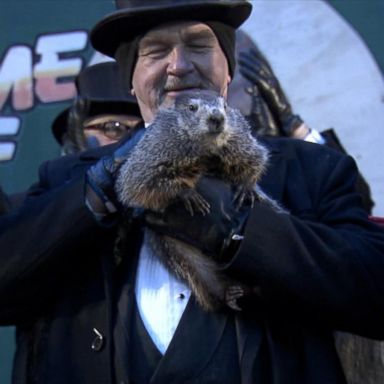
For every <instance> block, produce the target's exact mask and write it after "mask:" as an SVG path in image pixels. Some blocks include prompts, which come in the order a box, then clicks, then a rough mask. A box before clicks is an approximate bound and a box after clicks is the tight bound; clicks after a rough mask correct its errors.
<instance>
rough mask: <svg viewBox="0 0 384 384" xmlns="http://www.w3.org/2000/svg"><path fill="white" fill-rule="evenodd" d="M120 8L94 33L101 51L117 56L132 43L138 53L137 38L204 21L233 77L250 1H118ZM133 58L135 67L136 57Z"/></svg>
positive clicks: (98, 49)
mask: <svg viewBox="0 0 384 384" xmlns="http://www.w3.org/2000/svg"><path fill="white" fill-rule="evenodd" d="M116 8H117V11H115V12H114V13H112V14H109V15H107V16H105V17H104V18H103V19H102V20H100V21H99V22H98V23H97V24H96V25H95V26H94V28H93V29H92V31H91V34H90V39H91V43H92V45H93V47H94V48H95V49H96V50H97V51H99V52H101V53H103V54H105V55H107V56H110V57H115V56H116V53H117V51H118V48H119V46H120V45H121V44H122V43H132V44H133V45H134V46H133V47H132V49H134V50H136V49H137V37H138V36H142V35H143V34H145V33H146V32H147V31H148V30H150V29H151V28H154V27H156V26H158V25H160V24H164V23H167V22H171V21H182V20H196V21H202V22H205V23H206V24H208V25H209V26H210V27H211V28H212V30H213V32H214V33H215V35H216V36H217V38H218V40H219V43H220V45H221V48H222V49H223V51H224V54H225V55H226V57H227V60H228V65H229V70H230V72H231V74H232V75H233V73H234V67H235V52H234V50H235V29H236V28H238V27H239V26H240V25H241V24H242V23H243V22H244V21H245V20H246V19H247V18H248V17H249V15H250V13H251V10H252V5H251V3H250V2H249V1H247V0H116ZM130 56H131V58H130V64H131V66H132V67H133V65H134V64H135V62H136V57H135V55H134V54H131V55H130ZM131 72H132V69H131Z"/></svg>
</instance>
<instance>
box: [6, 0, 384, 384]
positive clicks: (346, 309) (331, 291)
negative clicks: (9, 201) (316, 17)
mask: <svg viewBox="0 0 384 384" xmlns="http://www.w3.org/2000/svg"><path fill="white" fill-rule="evenodd" d="M123 7H124V8H122V9H121V10H120V11H118V12H116V13H114V14H112V15H111V16H107V17H106V18H104V19H103V20H102V21H101V22H100V23H99V24H98V25H97V26H96V27H95V29H94V30H93V33H92V43H93V45H94V46H95V48H96V49H99V50H101V51H102V52H104V53H108V54H111V55H113V54H115V53H116V51H119V52H118V54H117V56H118V58H119V61H120V63H121V65H122V68H123V70H124V72H125V81H126V84H127V85H128V86H129V87H130V85H131V84H132V90H133V92H134V93H135V95H136V97H137V98H138V102H139V105H140V109H141V112H142V116H143V118H144V121H145V123H146V124H150V123H151V121H152V120H153V118H154V116H155V115H156V112H157V110H158V108H159V106H160V105H162V104H163V103H167V102H168V101H172V100H173V99H174V98H175V97H177V95H179V94H185V93H186V94H188V92H190V90H191V89H192V90H194V91H196V90H201V91H202V92H203V91H205V90H214V91H217V92H219V93H220V94H222V95H223V96H225V95H226V93H227V86H228V83H229V82H230V79H231V76H232V75H233V69H234V68H233V63H234V55H233V52H234V45H233V41H234V30H235V28H237V27H238V26H239V25H240V24H241V23H242V22H243V21H244V20H245V19H246V18H247V17H248V15H249V13H250V11H251V5H250V3H248V2H247V1H244V0H236V1H225V0H204V1H198V0H189V1H177V2H174V1H171V0H169V1H159V2H158V3H156V5H154V2H153V1H145V0H140V1H134V0H132V1H125V2H124V4H123ZM180 20H181V21H180ZM129 56H130V58H131V60H132V61H129V62H133V63H134V65H132V66H131V67H129V66H125V65H124V64H126V61H125V60H126V59H127V57H129ZM130 88H131V87H130ZM130 88H129V89H130ZM141 132H142V131H140V133H139V134H137V135H135V136H134V137H133V138H132V139H131V140H129V141H125V142H122V143H120V144H119V145H117V146H116V145H114V146H112V147H103V148H99V149H97V150H93V151H88V152H84V153H83V154H80V155H79V156H78V157H73V156H71V157H68V158H65V157H64V158H61V159H59V160H57V161H53V162H49V163H46V164H45V165H44V166H43V167H42V168H41V172H40V176H41V179H40V181H39V183H38V184H37V185H36V186H35V187H34V188H32V189H31V191H30V194H29V197H28V199H27V201H26V202H25V205H24V207H22V208H21V209H20V210H19V211H18V212H17V213H16V214H15V215H12V216H5V217H2V218H1V219H0V246H1V249H6V252H2V253H1V256H0V258H1V260H0V262H1V264H0V265H1V266H2V268H1V270H0V308H1V312H0V321H1V322H2V323H3V324H17V325H18V329H19V337H18V353H17V356H16V359H15V369H14V372H15V374H14V380H15V382H18V383H25V382H28V381H29V382H38V383H44V382H45V383H50V384H52V383H53V384H57V383H95V382H97V383H128V382H131V383H149V382H151V383H175V384H176V383H228V384H233V383H263V384H264V383H266V384H268V383H295V384H298V383H311V384H316V383H344V382H345V381H344V376H343V373H342V371H341V368H340V365H339V362H338V359H337V356H336V352H335V348H334V345H333V338H332V330H333V329H343V330H348V331H352V332H357V333H360V334H363V335H365V336H370V337H376V338H383V336H384V331H383V327H382V324H383V320H384V308H383V306H384V304H383V300H382V292H383V284H384V283H383V282H384V276H383V275H384V235H383V233H382V231H381V230H380V229H379V228H378V227H376V226H375V225H374V224H372V223H370V222H369V221H368V218H367V215H366V213H365V212H364V210H363V208H362V207H361V201H360V199H359V196H358V195H357V194H356V192H355V191H354V187H353V184H354V177H355V176H356V169H355V167H354V164H353V161H352V160H351V159H350V158H348V157H345V156H343V155H340V154H338V153H336V152H334V151H331V150H327V149H325V148H323V147H321V146H317V145H313V144H308V143H302V142H300V141H294V140H286V139H274V141H269V140H265V143H266V145H267V146H268V147H269V148H270V153H271V155H270V164H269V167H268V170H267V173H266V174H265V176H264V178H263V180H262V182H261V187H262V188H263V189H264V190H265V191H266V193H267V194H269V195H270V196H272V197H273V198H275V199H277V200H278V201H280V202H281V203H282V204H283V205H284V206H285V207H286V208H287V209H288V210H289V211H290V213H278V212H276V211H275V210H273V209H271V208H270V207H269V206H266V205H264V204H262V203H256V204H255V205H254V207H253V208H250V207H247V206H244V207H242V208H243V209H242V213H244V211H246V213H247V214H246V215H245V217H244V215H242V217H239V215H240V213H239V212H236V210H233V209H232V208H233V200H232V197H233V195H232V191H231V188H230V186H228V185H226V184H224V183H222V182H220V181H219V180H215V179H210V178H203V179H202V180H201V183H200V185H199V191H200V192H201V193H202V194H203V196H204V197H205V198H206V199H207V200H208V201H209V202H210V203H211V213H209V214H207V215H205V216H201V215H195V216H193V217H191V216H190V214H189V213H188V212H186V211H185V210H184V209H183V207H181V206H180V205H177V204H176V205H174V206H172V207H170V208H169V209H167V210H166V211H165V212H164V214H162V215H161V216H160V217H157V219H158V220H153V216H154V215H153V214H152V213H151V212H145V213H144V214H143V215H141V216H140V217H139V218H137V219H136V218H135V217H132V215H130V213H129V212H121V209H120V208H119V204H118V203H117V202H116V197H115V195H114V192H113V185H114V178H115V175H116V170H117V169H118V166H119V164H121V161H122V160H123V158H124V156H125V155H126V154H127V153H128V152H129V151H130V150H131V148H132V147H133V146H134V145H135V143H136V142H137V141H138V140H140V138H141V137H142V136H141V135H142V134H141ZM148 155H149V156H150V154H148ZM102 156H104V157H103V158H101V157H102ZM100 158H101V159H100ZM84 189H86V198H85V200H86V204H85V203H84ZM228 212H231V214H230V215H226V213H228ZM121 219H123V220H126V221H128V222H129V224H130V225H129V226H128V228H129V231H128V233H125V237H126V239H125V241H124V242H123V243H114V241H115V239H116V231H117V228H119V226H116V222H117V221H119V220H121ZM96 222H98V223H99V224H97V223H96ZM239 222H240V223H242V224H243V225H242V226H238V225H236V224H238V223H239ZM146 225H150V226H151V227H152V228H153V229H154V230H157V231H160V232H161V233H168V234H169V235H172V236H175V237H177V238H183V239H184V241H186V242H191V243H193V244H195V246H197V247H199V246H201V247H204V248H205V249H206V250H207V255H209V256H208V257H212V258H214V259H215V260H217V262H218V263H220V265H221V268H222V272H223V274H226V275H228V276H231V277H233V278H235V279H237V280H238V281H240V282H242V283H245V284H251V285H257V286H258V288H259V289H258V292H259V294H258V295H255V296H252V297H250V298H249V300H245V302H242V303H240V305H241V307H242V311H238V312H237V311H232V310H230V309H229V308H226V307H223V308H222V309H221V310H219V311H216V312H205V311H202V310H201V308H200V307H199V306H198V305H197V303H196V302H195V300H194V298H193V296H192V295H191V292H190V289H189V287H188V286H187V285H186V284H185V282H183V281H180V280H178V279H177V278H176V277H175V276H173V274H172V273H171V272H170V271H169V270H167V269H166V268H165V267H164V266H163V265H162V264H161V263H160V262H159V261H158V259H157V258H156V255H151V254H150V253H149V252H148V250H146V249H145V248H144V247H142V231H143V227H144V226H146ZM234 230H235V231H236V232H235V233H236V235H237V236H234V237H232V236H230V233H233V231H234ZM20 239H22V240H23V241H20ZM241 239H242V240H241ZM227 240H229V241H227ZM224 244H227V245H228V246H226V247H224ZM114 247H115V248H118V249H119V252H118V255H120V256H121V257H116V253H114V252H113V248H114ZM223 248H225V249H223ZM218 249H220V250H222V251H224V252H223V253H222V252H220V251H217V250H218ZM223 254H225V256H226V258H225V259H223Z"/></svg>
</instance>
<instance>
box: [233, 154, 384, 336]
mask: <svg viewBox="0 0 384 384" xmlns="http://www.w3.org/2000/svg"><path fill="white" fill-rule="evenodd" d="M336 155H337V154H336ZM329 158H332V161H329ZM308 163H309V164H311V167H307V172H308V175H309V174H310V175H311V176H310V177H309V176H308V179H311V180H312V182H311V183H310V185H309V186H308V189H309V190H310V191H311V197H312V199H313V211H312V213H311V214H308V212H306V214H305V215H303V216H300V215H294V214H290V213H278V212H276V211H274V210H273V209H271V208H270V207H268V206H264V205H262V204H258V205H256V206H255V207H254V209H253V211H252V213H251V215H250V217H249V220H248V222H247V226H246V229H245V238H244V240H243V242H242V245H241V247H240V249H239V251H238V252H237V254H236V255H235V257H234V259H233V260H232V262H231V263H230V265H229V266H228V273H230V274H231V275H233V276H234V277H236V278H237V279H239V280H241V281H242V282H245V283H246V284H249V285H256V286H258V287H259V288H260V292H261V297H262V301H263V302H264V303H265V304H266V305H267V306H268V307H270V308H271V309H272V310H277V311H280V312H281V315H282V316H286V317H290V316H291V315H294V316H296V317H297V318H300V319H303V318H307V316H310V318H311V319H313V320H314V321H320V322H321V323H322V325H323V326H329V327H331V328H333V329H341V330H345V331H349V332H354V333H359V334H362V335H365V336H368V337H374V338H384V327H383V324H384V300H383V297H384V296H383V295H384V231H382V229H381V228H379V227H378V226H376V225H374V224H372V223H371V222H369V220H368V217H367V214H366V213H365V211H364V210H363V209H362V206H361V200H360V197H359V196H358V194H357V193H356V192H355V187H354V182H355V179H356V173H357V170H356V167H355V164H354V162H353V160H352V159H351V158H349V157H347V156H334V155H332V156H331V155H330V154H329V153H328V154H326V156H323V158H321V157H319V158H317V159H313V161H311V160H310V159H308ZM290 182H292V183H294V182H295V180H291V181H290ZM292 198H293V197H292ZM295 198H296V199H300V196H296V197H295Z"/></svg>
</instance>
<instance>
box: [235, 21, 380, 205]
mask: <svg viewBox="0 0 384 384" xmlns="http://www.w3.org/2000/svg"><path fill="white" fill-rule="evenodd" d="M236 43H237V45H236V57H237V64H238V66H237V68H236V72H235V76H234V79H233V81H232V82H231V84H230V86H229V92H228V102H229V104H230V105H231V106H233V107H236V108H238V109H240V110H241V112H242V113H243V115H244V116H246V117H247V118H248V120H249V122H250V123H251V125H252V127H253V129H254V132H255V134H257V135H261V136H263V135H267V136H275V137H290V138H294V139H301V140H305V141H308V142H312V143H317V144H324V145H327V146H329V147H331V148H333V149H335V150H337V151H340V152H342V153H344V154H347V152H346V150H345V149H344V147H343V146H342V144H341V143H340V140H339V138H338V137H337V135H336V132H335V131H334V130H333V129H327V130H324V131H322V132H319V131H317V130H316V129H313V128H310V127H309V126H308V125H307V124H306V123H305V122H304V121H303V120H302V118H301V117H300V116H299V115H298V114H295V113H294V112H293V110H292V106H291V104H290V102H289V100H288V97H287V96H286V95H285V93H284V91H283V89H282V87H281V85H280V82H279V80H278V78H277V77H276V75H275V73H274V72H273V69H272V67H271V65H270V63H269V62H268V60H267V59H266V57H265V56H264V55H263V54H262V52H261V51H260V50H259V48H258V47H257V45H256V43H255V42H254V41H253V39H252V38H251V37H250V36H249V35H248V34H247V33H246V32H245V31H243V30H241V29H239V30H237V32H236ZM356 188H357V190H358V191H359V193H360V194H361V197H362V199H363V204H364V207H365V209H366V210H367V212H368V213H371V212H372V208H373V206H374V202H373V200H372V197H371V191H370V188H369V185H368V183H367V182H366V180H365V179H364V177H363V176H362V175H361V173H359V174H358V177H357V180H356Z"/></svg>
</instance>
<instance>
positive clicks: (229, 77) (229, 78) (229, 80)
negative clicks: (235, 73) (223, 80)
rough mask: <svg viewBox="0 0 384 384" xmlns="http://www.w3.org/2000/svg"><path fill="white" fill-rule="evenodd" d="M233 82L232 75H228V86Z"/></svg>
mask: <svg viewBox="0 0 384 384" xmlns="http://www.w3.org/2000/svg"><path fill="white" fill-rule="evenodd" d="M231 81H232V77H231V75H228V76H227V85H229V84H230V82H231Z"/></svg>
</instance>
